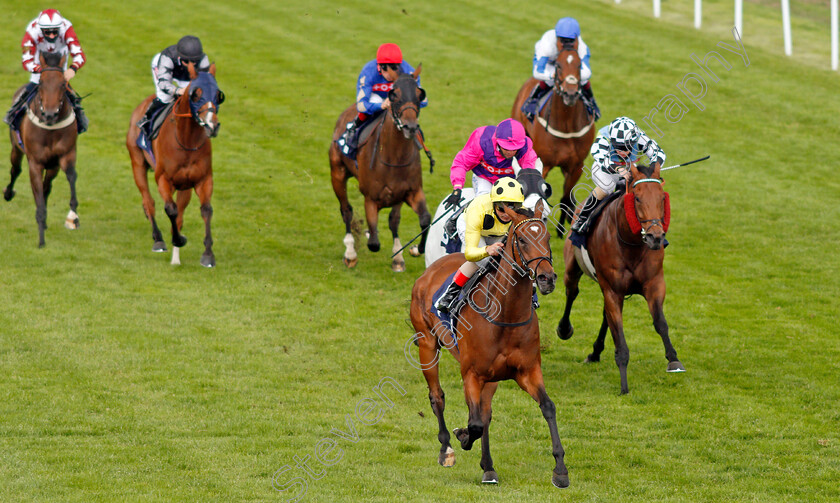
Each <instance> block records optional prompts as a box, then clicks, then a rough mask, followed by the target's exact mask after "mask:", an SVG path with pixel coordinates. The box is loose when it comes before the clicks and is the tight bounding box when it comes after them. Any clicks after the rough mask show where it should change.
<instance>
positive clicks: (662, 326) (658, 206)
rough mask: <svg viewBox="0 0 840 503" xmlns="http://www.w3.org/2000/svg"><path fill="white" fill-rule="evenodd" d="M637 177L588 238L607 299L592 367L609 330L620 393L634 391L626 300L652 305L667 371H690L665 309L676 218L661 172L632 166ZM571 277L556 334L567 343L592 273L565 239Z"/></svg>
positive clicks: (594, 224) (607, 208) (590, 359)
mask: <svg viewBox="0 0 840 503" xmlns="http://www.w3.org/2000/svg"><path fill="white" fill-rule="evenodd" d="M630 171H631V173H632V177H631V179H630V181H629V182H628V187H629V189H628V192H627V193H626V194H624V195H623V197H618V198H616V199H614V200H613V201H611V202H610V203H608V204H607V206H605V207H604V209H603V211H602V212H601V214H600V215H599V216H598V217H596V219H595V220H594V221H593V222H591V225H592V232H591V233H590V234H589V236H587V239H586V251H587V253H588V256H589V257H590V259H591V263H592V264H593V265H594V276H595V278H596V280H597V281H598V284H599V285H601V292H602V293H603V295H604V311H603V321H602V323H601V329H600V331H599V333H598V338H597V339H596V341H595V344H594V345H593V351H592V353H591V354H590V355H589V356H587V358H586V361H587V362H597V361H600V358H601V351H603V349H604V338H605V336H606V332H607V326H609V329H610V332H611V333H612V337H613V342H614V343H615V362H616V364H617V365H618V371H619V374H620V375H621V394H625V393H627V392H628V391H629V388H628V386H627V363H628V362H629V361H630V350H629V349H628V348H627V341H626V340H625V338H624V327H623V324H622V314H621V313H622V309H623V307H624V298H625V297H626V296H628V295H632V294H641V295H642V296H643V297H644V298H645V300H647V303H648V309H649V310H650V314H651V316H652V317H653V327H654V328H655V329H656V332H657V333H658V334H659V336H660V337H661V338H662V343H663V344H664V345H665V357H666V358H667V359H668V367H667V372H685V367H683V365H682V363H680V361H679V359H677V351H676V350H675V349H674V346H673V345H671V339H670V338H669V337H668V323H667V322H666V321H665V313H664V312H663V311H662V304H663V303H664V302H665V274H664V272H663V271H662V261H663V260H664V258H665V244H666V243H665V232H666V231H667V230H668V225H669V223H670V219H671V209H670V208H671V207H670V201H669V199H668V193H667V192H665V191H664V190H663V189H662V183H663V182H662V179H661V178H660V175H659V167H656V168H655V169H651V168H650V166H643V165H639V166H638V167H635V166H632V167H631V169H630ZM563 258H564V259H565V263H566V273H565V275H564V277H563V282H564V283H565V285H566V309H565V311H563V318H562V319H561V320H560V323H558V325H557V335H558V336H559V337H560V338H561V339H563V340H566V339H568V338H569V337H571V336H572V334H573V333H574V328H573V327H572V324H571V322H570V321H569V313H570V312H571V310H572V303H573V302H574V301H575V297H577V295H578V291H579V289H578V281H579V280H580V277H581V274H582V273H583V272H584V271H587V274H590V275H591V272H589V269H588V268H587V267H586V261H585V260H584V258H583V255H582V254H581V252H580V249H579V248H577V247H575V246H574V245H572V242H571V240H568V239H567V240H566V243H565V245H564V247H563Z"/></svg>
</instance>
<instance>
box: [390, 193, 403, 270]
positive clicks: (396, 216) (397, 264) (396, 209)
mask: <svg viewBox="0 0 840 503" xmlns="http://www.w3.org/2000/svg"><path fill="white" fill-rule="evenodd" d="M401 209H402V203H397V204H395V205H394V206H392V207H391V212H390V213H389V214H388V228H389V229H391V236H392V237H393V238H394V247H393V248H392V249H391V253H392V254H394V253H396V255H394V258H393V260H391V270H392V271H394V272H404V271H405V259H404V258H403V254H402V250H401V248H402V243H400V236H399V227H400V210H401ZM397 251H399V253H397Z"/></svg>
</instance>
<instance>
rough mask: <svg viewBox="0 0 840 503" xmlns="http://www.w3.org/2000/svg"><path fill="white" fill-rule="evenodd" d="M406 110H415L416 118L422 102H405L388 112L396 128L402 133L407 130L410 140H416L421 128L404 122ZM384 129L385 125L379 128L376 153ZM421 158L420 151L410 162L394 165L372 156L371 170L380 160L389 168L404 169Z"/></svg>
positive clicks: (392, 107)
mask: <svg viewBox="0 0 840 503" xmlns="http://www.w3.org/2000/svg"><path fill="white" fill-rule="evenodd" d="M406 110H414V112H415V114H416V115H415V117H417V116H419V115H420V102H419V101H417V102H415V101H412V100H408V99H406V100H403V101H400V102H398V103H393V104H392V105H391V107H390V108H389V109H388V111H389V112H390V114H391V120H392V121H393V122H394V127H395V128H396V129H397V131H398V132H402V130H403V129H406V130H407V131H408V133H409V135H408V137H409V138H414V137H415V136H417V130H418V129H420V126H419V125H418V126H409V125H407V124H406V123H404V122H403V121H402V116H403V114H404V113H405V112H406ZM383 127H384V123H383V124H382V125H381V126H379V131H377V133H376V143H375V145H374V152H378V151H379V137H380V136H381V135H382V128H383ZM419 156H420V151H419V150H418V151H416V152H415V155H413V156H411V159H410V160H409V161H408V162H404V163H401V164H392V163H389V162H385V161H384V160H382V159H379V156H373V155H372V156H371V157H370V169H373V165H374V162H375V161H376V160H378V161H379V162H381V163H382V164H384V165H386V166H388V167H389V168H404V167H406V166H410V165H412V164H414V161H415V157H419Z"/></svg>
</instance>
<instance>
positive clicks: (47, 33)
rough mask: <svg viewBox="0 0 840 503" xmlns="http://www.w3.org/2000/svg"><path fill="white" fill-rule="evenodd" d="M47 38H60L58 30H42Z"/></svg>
mask: <svg viewBox="0 0 840 503" xmlns="http://www.w3.org/2000/svg"><path fill="white" fill-rule="evenodd" d="M41 33H43V34H44V37H45V38H56V37H57V36H58V28H47V29H44V30H41Z"/></svg>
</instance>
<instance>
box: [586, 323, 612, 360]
mask: <svg viewBox="0 0 840 503" xmlns="http://www.w3.org/2000/svg"><path fill="white" fill-rule="evenodd" d="M608 328H609V325H607V312H606V311H604V313H603V316H602V320H601V329H600V330H598V337H596V338H595V343H594V344H592V352H591V353H589V355H588V356H587V357H586V360H584V361H583V362H584V363H595V362H599V361H601V353H602V352H603V351H604V340H606V338H607V329H608Z"/></svg>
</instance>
